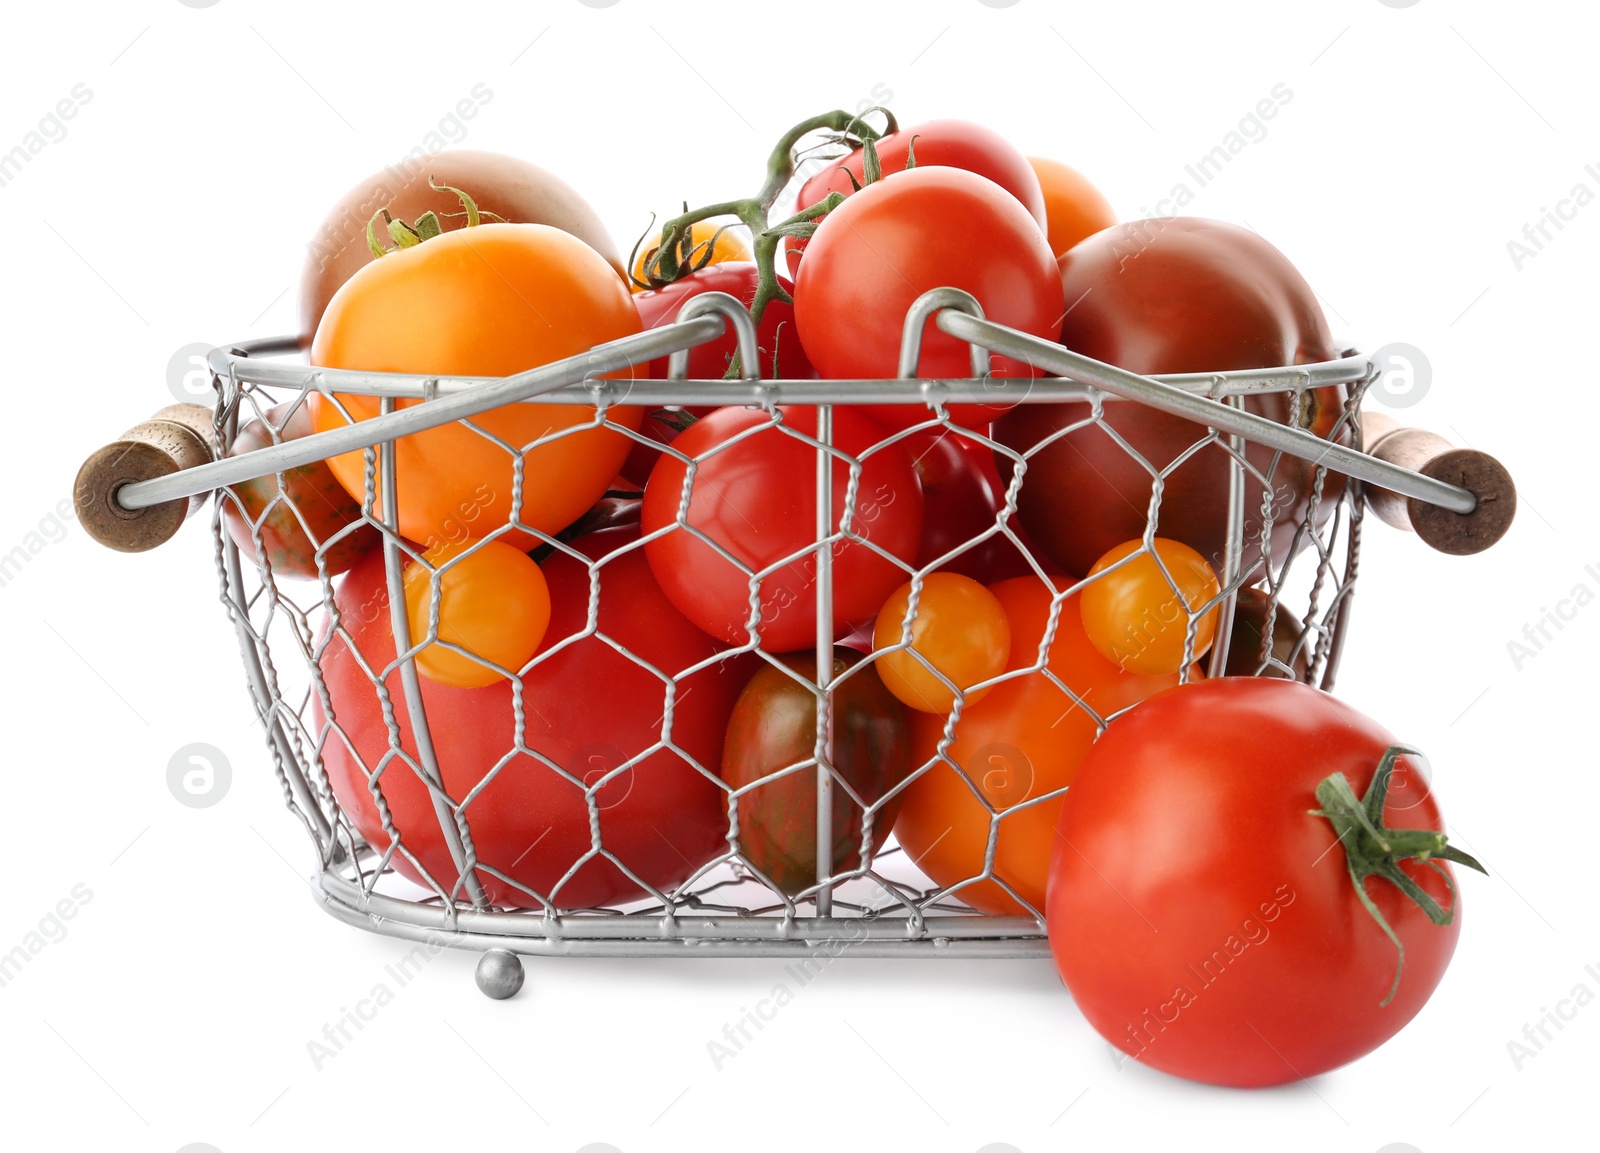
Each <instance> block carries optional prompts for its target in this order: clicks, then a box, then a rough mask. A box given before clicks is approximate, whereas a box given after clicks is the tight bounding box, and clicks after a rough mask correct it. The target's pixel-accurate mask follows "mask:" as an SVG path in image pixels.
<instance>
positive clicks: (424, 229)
mask: <svg viewBox="0 0 1600 1153" xmlns="http://www.w3.org/2000/svg"><path fill="white" fill-rule="evenodd" d="M428 187H429V188H431V189H433V190H434V191H435V192H453V193H455V195H456V196H457V197H459V198H460V200H461V208H462V211H464V212H465V213H466V216H467V227H468V228H476V227H477V226H478V225H479V224H480V223H482V221H483V218H484V217H486V216H487V217H488V218H489V219H490V220H493V221H496V222H497V223H500V224H504V223H505V219H504V218H503V217H500V216H496V215H495V214H494V213H493V212H486V211H484V210H483V209H481V208H479V207H478V202H477V201H476V200H474V199H473V198H472V197H471V196H469V195H467V194H466V193H465V192H463V191H461V189H459V188H452V187H451V186H450V185H448V184H438V183H435V182H434V180H433V178H432V177H429V178H428ZM451 215H455V214H453V213H452V214H451ZM379 220H382V221H383V228H384V231H385V232H387V233H388V234H389V239H391V240H393V241H394V243H395V247H394V248H389V247H388V246H386V245H385V244H384V243H383V241H381V240H379V239H378V221H379ZM443 232H444V225H443V224H441V223H440V222H439V214H438V213H437V212H433V211H428V212H424V213H423V214H422V215H421V216H419V217H417V221H416V223H415V224H407V223H406V222H405V221H403V220H396V219H394V218H393V217H392V216H390V215H389V210H388V209H387V208H380V209H378V211H376V212H374V213H373V214H372V219H370V220H368V221H367V247H368V248H369V249H371V250H372V255H373V256H374V257H384V256H388V255H389V253H391V252H398V251H400V250H401V249H403V248H414V247H416V246H417V245H419V244H421V243H422V242H423V241H424V240H432V239H433V238H434V237H435V236H440V235H442V234H443Z"/></svg>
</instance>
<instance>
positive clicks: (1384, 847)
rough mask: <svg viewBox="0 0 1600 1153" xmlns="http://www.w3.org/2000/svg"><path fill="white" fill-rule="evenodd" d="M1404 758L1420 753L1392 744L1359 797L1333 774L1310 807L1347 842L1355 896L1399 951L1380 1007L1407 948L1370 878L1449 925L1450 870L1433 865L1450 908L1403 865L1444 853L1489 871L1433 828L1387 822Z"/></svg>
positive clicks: (1392, 992)
mask: <svg viewBox="0 0 1600 1153" xmlns="http://www.w3.org/2000/svg"><path fill="white" fill-rule="evenodd" d="M1404 756H1410V757H1421V756H1422V754H1421V753H1420V752H1418V751H1417V750H1416V749H1409V748H1406V747H1405V746H1404V745H1391V746H1390V747H1389V748H1388V749H1387V750H1386V751H1385V752H1384V754H1383V759H1382V760H1381V761H1379V762H1378V768H1377V770H1376V771H1375V772H1374V773H1373V774H1372V783H1371V784H1369V785H1368V786H1367V791H1366V795H1365V796H1362V797H1360V798H1357V797H1356V794H1355V790H1354V789H1352V788H1351V787H1350V781H1349V779H1348V778H1346V777H1345V775H1344V774H1343V773H1333V774H1331V775H1329V776H1328V777H1327V778H1325V779H1324V780H1323V781H1322V782H1321V783H1320V784H1318V785H1317V800H1318V802H1319V803H1321V805H1322V808H1320V809H1312V810H1310V812H1311V815H1312V816H1316V817H1325V818H1327V820H1328V822H1329V824H1331V825H1332V826H1333V831H1334V832H1335V833H1336V834H1337V835H1338V838H1339V840H1340V842H1341V843H1343V845H1344V857H1345V862H1346V864H1347V865H1348V866H1349V868H1350V881H1351V883H1352V884H1353V885H1355V888H1356V896H1357V897H1358V898H1360V900H1361V904H1362V905H1363V906H1364V907H1365V908H1366V910H1367V912H1368V913H1370V914H1372V919H1373V920H1374V921H1376V922H1377V923H1378V928H1380V929H1382V930H1383V935H1384V936H1385V937H1388V938H1389V940H1390V941H1392V942H1393V943H1394V947H1395V949H1396V950H1398V951H1399V959H1398V960H1397V961H1396V962H1395V967H1394V985H1393V986H1392V987H1391V988H1390V989H1389V995H1388V996H1387V997H1385V998H1384V999H1383V1000H1382V1001H1380V1002H1379V1004H1380V1005H1388V1003H1389V1002H1390V1001H1392V1000H1394V995H1395V993H1397V992H1399V990H1400V974H1401V972H1402V971H1403V970H1404V968H1405V964H1406V947H1405V945H1404V944H1402V943H1401V941H1400V938H1399V937H1398V936H1397V935H1396V934H1395V931H1394V929H1392V928H1391V927H1390V925H1389V922H1388V921H1387V920H1386V919H1385V918H1384V915H1383V913H1382V912H1380V911H1379V909H1378V906H1377V905H1376V904H1375V903H1374V902H1373V900H1372V897H1371V895H1370V894H1368V892H1367V885H1366V881H1367V878H1368V877H1382V878H1383V879H1384V880H1386V881H1388V882H1390V883H1391V884H1393V885H1394V886H1395V887H1396V888H1398V889H1399V890H1400V891H1401V892H1402V893H1404V894H1405V895H1406V896H1407V897H1409V898H1410V899H1411V900H1412V901H1415V902H1416V904H1417V907H1418V908H1420V909H1421V910H1422V911H1423V912H1424V913H1426V914H1427V915H1428V920H1430V921H1432V922H1433V923H1434V924H1435V925H1448V924H1450V922H1451V921H1452V920H1453V919H1454V917H1455V900H1454V898H1455V885H1454V884H1452V883H1451V881H1450V876H1449V874H1448V873H1446V872H1445V871H1444V870H1443V869H1440V868H1439V866H1438V865H1434V866H1433V868H1434V869H1435V870H1436V871H1437V872H1438V873H1439V875H1440V876H1441V877H1443V878H1444V884H1445V889H1446V891H1448V892H1449V893H1450V895H1451V903H1450V907H1449V908H1448V909H1447V908H1444V907H1443V906H1441V905H1440V904H1439V902H1438V901H1435V900H1434V899H1433V898H1432V897H1431V896H1429V895H1428V894H1427V893H1426V892H1425V891H1424V890H1423V888H1422V886H1420V885H1418V884H1417V883H1416V881H1414V880H1412V879H1411V878H1410V877H1408V876H1407V875H1406V874H1405V873H1404V872H1402V871H1401V869H1400V864H1399V863H1400V862H1401V861H1405V860H1413V861H1423V862H1432V861H1433V860H1434V859H1435V858H1439V857H1442V858H1444V859H1445V860H1446V861H1454V862H1455V863H1456V864H1458V865H1465V866H1467V867H1468V868H1469V869H1476V870H1478V872H1480V873H1482V874H1484V875H1485V876H1488V873H1489V870H1488V869H1485V868H1484V867H1483V866H1482V865H1481V864H1479V863H1478V861H1477V859H1476V858H1474V857H1472V856H1471V855H1469V854H1467V853H1463V852H1462V851H1461V850H1460V849H1458V848H1456V847H1455V846H1454V845H1452V844H1450V843H1449V838H1447V837H1446V836H1445V835H1444V834H1443V833H1437V832H1434V831H1433V830H1431V829H1391V828H1388V827H1387V826H1385V825H1384V823H1383V806H1384V803H1385V802H1386V801H1387V800H1388V797H1389V778H1390V777H1391V776H1392V775H1393V773H1394V765H1395V761H1397V760H1398V759H1399V758H1401V757H1404Z"/></svg>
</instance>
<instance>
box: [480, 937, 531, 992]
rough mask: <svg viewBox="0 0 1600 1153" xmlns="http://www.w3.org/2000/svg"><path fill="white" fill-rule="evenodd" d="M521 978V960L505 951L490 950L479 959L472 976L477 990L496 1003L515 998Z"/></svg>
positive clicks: (520, 986) (520, 985)
mask: <svg viewBox="0 0 1600 1153" xmlns="http://www.w3.org/2000/svg"><path fill="white" fill-rule="evenodd" d="M522 977H523V973H522V961H521V959H520V958H519V957H518V956H517V955H516V954H515V953H512V952H509V951H507V950H505V949H490V950H489V951H488V952H487V953H485V954H484V955H483V956H482V957H479V958H478V968H477V971H476V972H475V973H474V974H473V979H474V980H476V981H477V982H478V990H479V991H480V992H481V993H483V994H484V996H486V997H493V998H494V999H495V1000H496V1001H504V1000H505V999H506V998H507V997H515V996H516V995H517V990H518V989H520V988H522Z"/></svg>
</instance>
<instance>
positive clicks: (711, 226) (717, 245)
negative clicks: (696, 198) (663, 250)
mask: <svg viewBox="0 0 1600 1153" xmlns="http://www.w3.org/2000/svg"><path fill="white" fill-rule="evenodd" d="M727 224H728V222H727V221H726V220H723V221H716V220H698V221H696V222H695V223H693V224H691V225H689V248H690V251H691V252H692V253H693V258H692V261H691V263H693V264H699V263H700V260H701V258H702V257H704V256H705V254H706V250H705V247H704V246H706V245H710V247H711V259H710V260H709V261H707V262H706V263H707V264H708V265H711V264H722V263H724V262H726V261H730V260H754V259H755V256H754V255H753V254H752V253H751V250H750V242H749V241H748V240H746V239H745V229H744V228H743V226H742V225H739V224H734V225H732V226H731V227H728V228H727V229H726V231H724V232H723V233H722V235H721V236H717V229H719V228H723V227H724V226H726V225H727ZM661 235H662V234H661V233H659V232H658V233H656V234H655V236H654V237H653V238H652V239H651V240H649V241H647V242H646V243H644V244H641V245H640V246H639V254H638V255H637V256H635V257H634V259H633V279H632V280H631V281H630V282H629V286H630V287H631V288H632V289H633V290H634V291H635V292H643V291H644V290H645V289H647V288H649V287H650V278H649V276H647V275H646V274H645V265H646V264H648V263H649V261H650V259H651V258H652V257H654V256H655V254H656V250H657V249H658V248H660V247H661ZM713 237H715V241H714V242H713Z"/></svg>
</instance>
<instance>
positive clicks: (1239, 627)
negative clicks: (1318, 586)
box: [1226, 589, 1312, 681]
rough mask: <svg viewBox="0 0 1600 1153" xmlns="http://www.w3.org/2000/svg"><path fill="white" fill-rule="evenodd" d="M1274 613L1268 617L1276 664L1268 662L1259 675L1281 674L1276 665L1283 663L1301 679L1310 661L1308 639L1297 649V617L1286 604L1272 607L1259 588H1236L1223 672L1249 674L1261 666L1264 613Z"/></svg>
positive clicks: (1265, 614)
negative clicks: (1226, 657) (1235, 600)
mask: <svg viewBox="0 0 1600 1153" xmlns="http://www.w3.org/2000/svg"><path fill="white" fill-rule="evenodd" d="M1269 611H1272V612H1273V613H1274V615H1273V618H1272V659H1273V660H1275V661H1277V662H1278V664H1277V665H1269V666H1267V668H1266V669H1265V670H1263V671H1262V673H1261V675H1262V676H1267V677H1284V671H1283V669H1282V668H1279V667H1278V665H1283V666H1286V667H1288V668H1291V669H1293V670H1294V679H1295V680H1299V681H1303V680H1305V679H1306V672H1307V670H1308V669H1309V668H1310V665H1311V655H1312V654H1311V642H1310V641H1308V642H1307V644H1306V647H1304V648H1301V649H1300V650H1299V651H1298V652H1297V651H1296V650H1295V645H1296V644H1298V643H1299V641H1300V631H1301V630H1300V619H1299V618H1298V617H1296V616H1295V615H1294V613H1293V612H1292V611H1291V610H1290V609H1289V607H1288V606H1287V605H1283V604H1280V605H1278V606H1277V609H1276V610H1273V609H1272V598H1271V597H1270V596H1268V595H1267V594H1266V593H1265V592H1264V591H1262V590H1261V589H1240V590H1239V600H1238V603H1237V604H1236V605H1235V606H1234V610H1233V632H1232V633H1231V634H1230V635H1231V638H1232V639H1231V640H1230V641H1229V642H1228V667H1227V671H1226V675H1227V676H1230V677H1253V676H1255V675H1256V670H1257V669H1259V668H1261V657H1262V653H1261V642H1262V638H1263V636H1264V634H1265V633H1266V627H1267V614H1268V612H1269Z"/></svg>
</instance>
